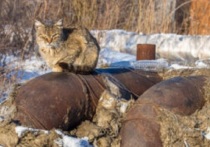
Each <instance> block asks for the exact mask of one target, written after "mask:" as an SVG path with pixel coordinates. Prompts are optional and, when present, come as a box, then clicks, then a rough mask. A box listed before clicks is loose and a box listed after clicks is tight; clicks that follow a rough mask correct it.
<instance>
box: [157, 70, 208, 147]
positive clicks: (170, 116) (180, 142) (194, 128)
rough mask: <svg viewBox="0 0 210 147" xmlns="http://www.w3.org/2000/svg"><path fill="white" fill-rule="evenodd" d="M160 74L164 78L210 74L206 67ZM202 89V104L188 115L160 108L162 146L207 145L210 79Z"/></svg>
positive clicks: (189, 146) (196, 146)
mask: <svg viewBox="0 0 210 147" xmlns="http://www.w3.org/2000/svg"><path fill="white" fill-rule="evenodd" d="M162 75H163V78H164V79H169V78H171V77H176V76H195V75H206V76H210V71H209V70H208V69H202V70H193V69H188V70H177V71H166V72H165V73H163V74H162ZM203 89H204V93H203V95H204V98H205V104H204V106H203V107H202V108H201V109H200V110H196V111H195V112H194V113H193V114H191V115H189V116H182V115H178V114H175V113H172V112H170V111H168V110H166V109H160V112H159V124H160V128H161V129H160V133H161V140H162V142H163V146H164V147H178V146H179V147H209V144H210V140H208V139H207V138H205V135H207V133H208V128H209V127H210V80H207V81H206V83H205V86H204V87H203Z"/></svg>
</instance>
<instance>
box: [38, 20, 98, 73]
mask: <svg viewBox="0 0 210 147" xmlns="http://www.w3.org/2000/svg"><path fill="white" fill-rule="evenodd" d="M35 29H36V41H37V44H38V46H39V53H40V54H41V56H42V57H43V58H44V60H45V61H46V63H47V65H48V66H49V67H51V68H52V71H54V72H63V71H69V72H75V73H90V72H91V71H93V70H94V69H95V67H96V64H97V60H98V55H99V51H100V48H99V45H98V43H97V41H96V39H95V38H94V37H93V36H92V35H91V34H90V32H89V31H88V30H87V29H86V28H84V27H81V26H80V27H75V28H64V27H63V22H62V20H59V21H58V22H56V23H53V22H52V21H48V22H47V21H46V22H45V23H43V22H41V21H39V20H36V21H35Z"/></svg>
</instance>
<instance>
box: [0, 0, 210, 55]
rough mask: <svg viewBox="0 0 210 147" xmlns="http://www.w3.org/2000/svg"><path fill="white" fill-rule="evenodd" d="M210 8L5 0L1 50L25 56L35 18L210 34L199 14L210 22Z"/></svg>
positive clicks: (191, 3)
mask: <svg viewBox="0 0 210 147" xmlns="http://www.w3.org/2000/svg"><path fill="white" fill-rule="evenodd" d="M199 4H200V5H199ZM197 7H198V8H197ZM209 10H210V2H209V0H197V1H195V0H132V1H131V0H91V1H90V0H1V1H0V38H1V40H0V52H1V53H4V52H7V53H8V52H9V53H13V54H22V55H24V54H25V53H26V52H28V49H33V48H34V30H33V29H32V28H33V23H34V19H35V18H41V19H52V20H58V19H59V18H63V19H64V22H65V25H66V26H68V25H72V24H82V25H85V26H86V27H87V28H89V29H91V30H92V29H124V30H128V31H134V32H143V33H160V32H161V33H179V34H209V33H210V31H209V27H210V26H205V28H206V29H205V30H207V31H205V32H202V31H200V30H199V28H201V27H202V26H201V25H200V23H201V22H200V21H201V19H200V18H199V17H203V16H202V15H207V17H205V18H206V20H207V21H209V19H210V16H209V15H210V12H209ZM208 12H209V13H208ZM195 14H199V15H201V16H197V15H195ZM191 24H193V25H191ZM202 24H210V23H209V22H202ZM190 30H193V31H190Z"/></svg>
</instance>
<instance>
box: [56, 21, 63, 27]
mask: <svg viewBox="0 0 210 147" xmlns="http://www.w3.org/2000/svg"><path fill="white" fill-rule="evenodd" d="M54 25H55V26H57V27H59V28H62V27H63V19H60V20H58V21H57V22H56V23H55V24H54Z"/></svg>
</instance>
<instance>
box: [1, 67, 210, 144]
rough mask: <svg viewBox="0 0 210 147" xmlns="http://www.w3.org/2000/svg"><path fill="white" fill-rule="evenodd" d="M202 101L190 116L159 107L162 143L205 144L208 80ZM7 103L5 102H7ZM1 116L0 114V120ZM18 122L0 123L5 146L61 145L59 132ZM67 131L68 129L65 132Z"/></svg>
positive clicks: (209, 118)
mask: <svg viewBox="0 0 210 147" xmlns="http://www.w3.org/2000/svg"><path fill="white" fill-rule="evenodd" d="M195 75H206V76H210V71H209V69H182V70H175V71H174V70H167V71H164V72H161V73H160V76H162V77H163V79H169V78H172V77H176V76H195ZM204 96H205V101H206V102H205V104H204V106H203V107H202V109H200V110H197V111H196V112H194V113H193V114H191V115H189V116H182V115H178V114H174V113H172V112H170V111H167V110H165V109H160V112H159V117H158V118H159V123H160V126H161V127H160V128H161V129H160V133H161V139H162V142H163V146H164V147H177V146H180V147H191V146H193V147H208V146H209V144H210V140H207V139H206V138H205V135H206V134H207V133H208V132H207V129H208V127H210V81H207V82H206V84H205V86H204ZM7 106H8V105H7ZM1 122H2V118H0V123H1ZM16 130H17V125H16V124H14V123H6V124H4V125H0V145H2V146H4V147H13V146H18V147H27V146H30V147H42V146H43V147H59V146H62V141H61V139H62V136H61V135H60V134H58V133H56V131H55V130H50V131H48V132H43V131H41V130H36V131H32V130H30V129H29V130H26V131H24V133H22V134H18V133H17V131H16ZM65 134H67V135H68V134H69V132H65Z"/></svg>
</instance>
